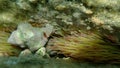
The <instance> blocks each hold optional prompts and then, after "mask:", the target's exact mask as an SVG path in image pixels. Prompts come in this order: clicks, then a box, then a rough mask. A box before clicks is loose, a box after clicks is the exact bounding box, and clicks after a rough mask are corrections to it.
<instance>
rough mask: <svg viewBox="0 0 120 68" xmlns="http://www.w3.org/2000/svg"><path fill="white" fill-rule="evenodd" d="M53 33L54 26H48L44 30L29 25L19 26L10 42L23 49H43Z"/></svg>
mask: <svg viewBox="0 0 120 68" xmlns="http://www.w3.org/2000/svg"><path fill="white" fill-rule="evenodd" d="M52 32H53V26H51V25H49V24H47V25H46V26H45V27H43V28H37V27H32V26H31V25H30V24H28V23H22V24H20V25H18V28H17V30H15V31H14V32H13V33H12V34H11V36H10V37H9V39H8V42H9V43H11V44H14V45H18V46H20V47H22V48H25V47H28V48H29V49H30V50H31V51H36V50H37V49H39V48H41V47H43V46H44V45H45V44H46V42H47V41H48V37H49V36H50V35H51V33H52Z"/></svg>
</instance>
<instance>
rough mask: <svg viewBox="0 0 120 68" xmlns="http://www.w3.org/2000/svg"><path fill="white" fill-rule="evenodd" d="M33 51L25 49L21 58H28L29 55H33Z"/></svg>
mask: <svg viewBox="0 0 120 68" xmlns="http://www.w3.org/2000/svg"><path fill="white" fill-rule="evenodd" d="M31 54H32V53H31V51H30V50H29V49H25V50H23V51H22V52H21V53H20V55H19V56H28V55H31Z"/></svg>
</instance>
